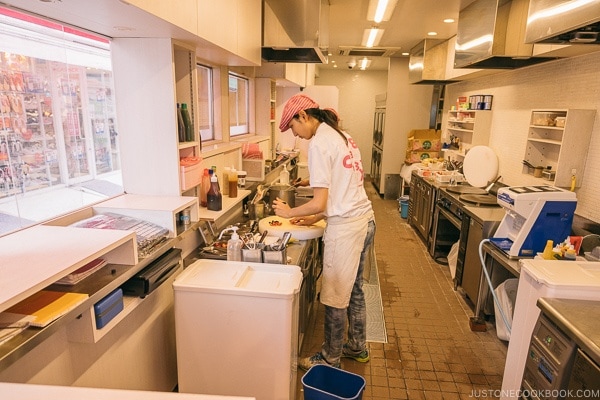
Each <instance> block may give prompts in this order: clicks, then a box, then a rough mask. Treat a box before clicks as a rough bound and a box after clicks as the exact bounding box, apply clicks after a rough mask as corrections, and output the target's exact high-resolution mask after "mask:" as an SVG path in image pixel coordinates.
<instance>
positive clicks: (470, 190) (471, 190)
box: [446, 185, 487, 194]
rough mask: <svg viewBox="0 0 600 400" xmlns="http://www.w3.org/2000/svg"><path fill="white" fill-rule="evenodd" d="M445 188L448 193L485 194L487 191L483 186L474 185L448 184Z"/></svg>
mask: <svg viewBox="0 0 600 400" xmlns="http://www.w3.org/2000/svg"><path fill="white" fill-rule="evenodd" d="M446 190H447V191H448V192H450V193H456V194H486V193H487V192H486V191H485V189H483V188H478V187H474V186H468V185H465V186H448V187H447V188H446Z"/></svg>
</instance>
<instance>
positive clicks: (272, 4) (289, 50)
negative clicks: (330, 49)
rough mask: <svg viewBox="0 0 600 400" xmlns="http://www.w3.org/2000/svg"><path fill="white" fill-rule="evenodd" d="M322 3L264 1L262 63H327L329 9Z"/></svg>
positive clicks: (307, 0) (305, 0)
mask: <svg viewBox="0 0 600 400" xmlns="http://www.w3.org/2000/svg"><path fill="white" fill-rule="evenodd" d="M322 3H323V0H291V1H290V0H264V1H263V45H262V49H261V50H262V51H261V55H262V59H263V60H265V61H267V62H283V63H326V62H327V58H326V57H325V55H324V54H323V52H322V51H321V47H327V45H326V43H324V41H325V40H326V38H327V33H328V32H327V26H326V25H325V24H326V23H327V21H328V19H329V18H328V15H327V13H328V12H329V6H328V4H327V3H324V4H322Z"/></svg>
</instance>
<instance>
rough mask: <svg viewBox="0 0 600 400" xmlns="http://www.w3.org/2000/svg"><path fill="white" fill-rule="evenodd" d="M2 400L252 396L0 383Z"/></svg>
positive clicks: (247, 399)
mask: <svg viewBox="0 0 600 400" xmlns="http://www.w3.org/2000/svg"><path fill="white" fill-rule="evenodd" d="M0 393H2V399H4V400H33V399H44V400H81V399H85V400H113V399H119V400H252V399H255V398H254V397H238V396H214V395H207V394H190V393H171V392H150V391H143V390H119V389H97V388H82V387H71V386H48V385H32V384H22V383H0Z"/></svg>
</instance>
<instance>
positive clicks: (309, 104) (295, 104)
mask: <svg viewBox="0 0 600 400" xmlns="http://www.w3.org/2000/svg"><path fill="white" fill-rule="evenodd" d="M309 108H319V105H318V104H317V103H316V102H315V101H314V100H313V99H311V98H310V97H308V96H307V95H305V94H302V93H299V94H295V95H293V96H292V97H290V99H289V100H288V101H287V102H286V103H285V106H284V107H283V113H282V115H281V123H280V124H279V130H280V131H281V132H285V131H287V130H288V129H289V128H290V122H291V121H292V118H294V115H296V114H298V113H299V112H300V111H302V110H308V109H309Z"/></svg>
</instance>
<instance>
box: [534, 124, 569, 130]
mask: <svg viewBox="0 0 600 400" xmlns="http://www.w3.org/2000/svg"><path fill="white" fill-rule="evenodd" d="M529 127H530V128H534V129H549V130H555V131H564V130H565V128H564V126H547V125H529Z"/></svg>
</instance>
